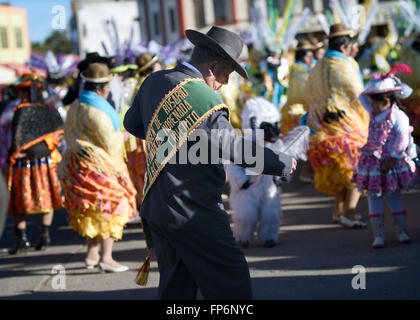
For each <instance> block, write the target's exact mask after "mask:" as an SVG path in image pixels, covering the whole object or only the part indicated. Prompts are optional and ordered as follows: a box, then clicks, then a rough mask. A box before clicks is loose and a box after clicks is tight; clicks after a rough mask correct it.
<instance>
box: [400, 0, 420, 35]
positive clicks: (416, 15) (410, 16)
mask: <svg viewBox="0 0 420 320" xmlns="http://www.w3.org/2000/svg"><path fill="white" fill-rule="evenodd" d="M399 4H400V8H401V12H402V14H403V15H404V18H405V19H406V20H408V21H410V22H412V23H414V24H415V26H416V30H420V12H419V11H418V10H416V8H415V7H414V5H413V4H412V3H411V2H410V1H407V0H400V1H399Z"/></svg>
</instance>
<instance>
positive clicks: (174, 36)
mask: <svg viewBox="0 0 420 320" xmlns="http://www.w3.org/2000/svg"><path fill="white" fill-rule="evenodd" d="M163 4H164V7H165V8H164V10H165V27H166V35H167V41H168V43H172V42H175V41H177V40H178V39H179V34H180V30H179V10H178V3H177V0H164V1H163ZM171 11H172V12H173V19H174V21H173V22H174V26H172V21H171V19H172V18H171ZM173 27H174V28H173Z"/></svg>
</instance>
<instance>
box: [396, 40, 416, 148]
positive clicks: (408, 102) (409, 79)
mask: <svg viewBox="0 0 420 320" xmlns="http://www.w3.org/2000/svg"><path fill="white" fill-rule="evenodd" d="M400 61H401V63H405V64H407V65H408V66H410V68H411V69H412V70H417V69H418V67H419V66H420V36H417V38H416V39H414V41H413V42H412V44H411V46H408V45H403V46H402V47H401V51H400ZM400 78H401V81H403V82H404V83H406V84H407V85H409V86H410V87H411V88H412V89H413V93H412V95H411V96H410V97H409V98H407V99H404V100H402V101H401V103H402V104H403V106H404V107H405V108H406V110H407V113H408V116H409V118H410V122H411V125H412V126H413V127H414V132H413V137H414V140H415V142H416V143H420V72H413V73H411V74H401V76H400Z"/></svg>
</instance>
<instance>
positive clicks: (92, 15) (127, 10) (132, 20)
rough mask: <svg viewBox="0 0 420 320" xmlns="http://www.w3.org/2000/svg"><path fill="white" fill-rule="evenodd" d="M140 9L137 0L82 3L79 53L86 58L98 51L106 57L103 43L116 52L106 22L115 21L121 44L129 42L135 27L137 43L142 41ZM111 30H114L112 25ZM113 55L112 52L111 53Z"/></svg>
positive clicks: (79, 18)
mask: <svg viewBox="0 0 420 320" xmlns="http://www.w3.org/2000/svg"><path fill="white" fill-rule="evenodd" d="M138 17H139V7H138V2H137V1H136V0H133V1H123V2H109V1H104V2H99V1H95V2H93V3H89V2H86V3H83V2H82V3H81V8H80V10H79V11H78V12H77V24H78V25H77V29H78V35H79V52H80V55H81V56H85V55H86V53H88V52H93V51H97V52H98V53H99V54H103V55H105V51H104V49H103V46H102V44H101V42H102V41H103V42H104V43H105V45H106V47H107V48H108V50H109V49H110V48H111V49H112V50H114V48H113V46H112V45H111V41H110V39H109V37H108V35H107V33H106V32H105V27H104V23H105V21H107V20H108V21H111V19H112V18H113V19H115V22H116V25H117V28H118V36H119V39H120V43H123V42H124V41H125V40H128V39H129V37H130V33H131V29H132V27H133V26H134V39H133V41H134V42H135V43H139V42H140V41H141V35H140V30H141V29H140V25H139V21H138ZM110 30H113V28H112V27H111V25H110ZM110 54H111V55H112V52H110Z"/></svg>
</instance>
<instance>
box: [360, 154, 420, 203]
mask: <svg viewBox="0 0 420 320" xmlns="http://www.w3.org/2000/svg"><path fill="white" fill-rule="evenodd" d="M384 161H385V159H378V158H376V157H375V156H373V155H368V154H362V155H361V156H360V159H359V162H358V163H357V167H356V170H355V171H354V174H353V178H352V183H355V184H356V187H357V189H359V190H360V191H367V192H368V193H369V194H376V195H381V194H385V193H393V192H395V191H397V190H407V189H411V188H413V187H414V186H415V185H416V183H417V182H418V174H417V168H416V165H415V163H414V161H413V160H412V159H410V158H409V157H403V158H401V159H398V160H397V162H396V163H395V165H394V167H393V168H392V169H391V170H389V171H388V173H386V174H382V173H381V171H380V169H381V165H382V163H383V162H384Z"/></svg>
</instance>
